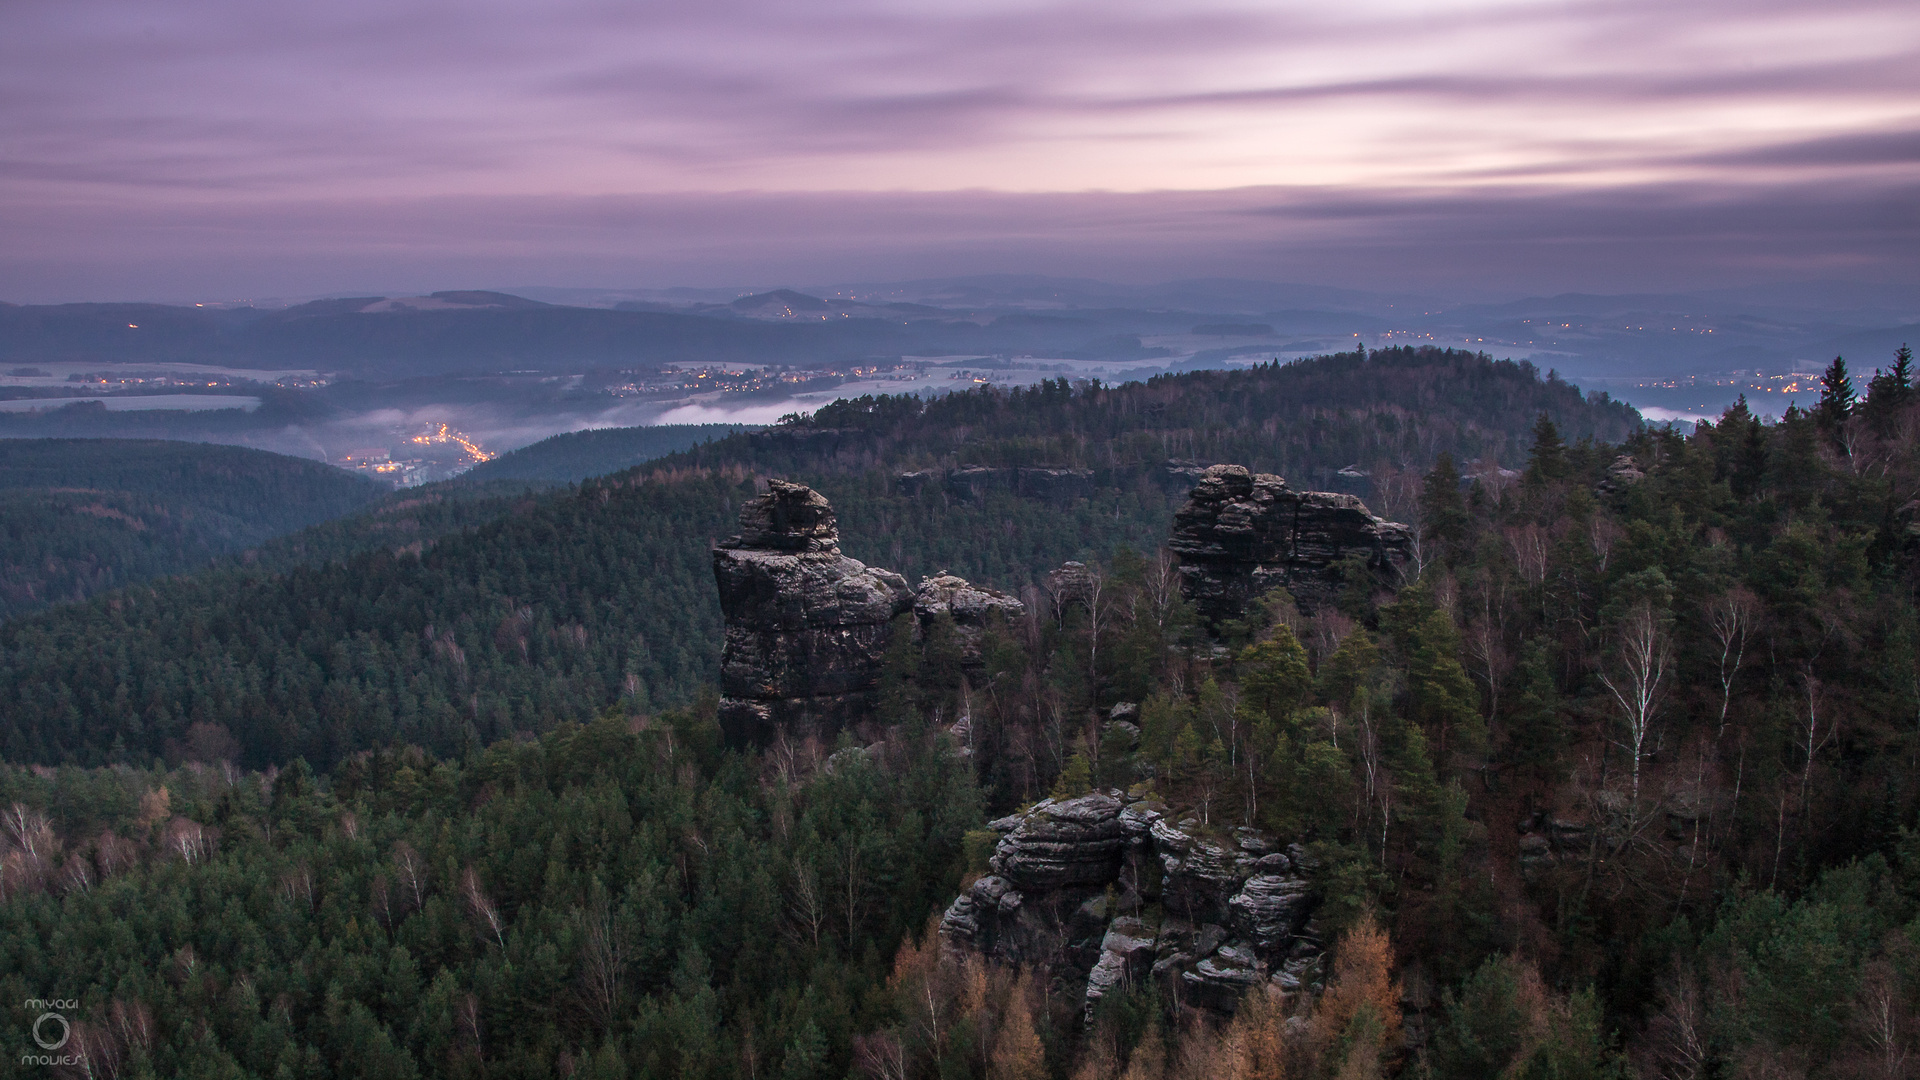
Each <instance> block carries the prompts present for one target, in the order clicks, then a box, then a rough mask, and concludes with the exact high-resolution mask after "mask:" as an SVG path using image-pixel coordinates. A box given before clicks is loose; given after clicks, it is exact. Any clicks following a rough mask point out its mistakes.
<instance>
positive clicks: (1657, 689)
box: [1600, 600, 1673, 816]
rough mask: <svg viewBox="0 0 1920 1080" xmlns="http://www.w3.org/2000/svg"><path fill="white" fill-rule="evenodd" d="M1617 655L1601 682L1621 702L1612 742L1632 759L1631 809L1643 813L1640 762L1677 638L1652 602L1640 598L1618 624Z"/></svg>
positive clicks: (1651, 736)
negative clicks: (1617, 731)
mask: <svg viewBox="0 0 1920 1080" xmlns="http://www.w3.org/2000/svg"><path fill="white" fill-rule="evenodd" d="M1616 637H1617V641H1616V645H1617V655H1616V657H1615V658H1614V662H1613V663H1612V664H1611V665H1609V666H1606V667H1603V668H1601V670H1600V685H1602V686H1604V687H1606V688H1607V693H1609V694H1611V695H1612V696H1613V700H1614V703H1615V704H1617V705H1618V706H1619V707H1620V716H1621V720H1622V722H1623V729H1622V734H1621V737H1619V738H1617V739H1615V740H1614V744H1615V745H1617V746H1619V747H1620V749H1622V750H1624V751H1626V752H1627V755H1628V758H1629V759H1630V763H1631V764H1630V768H1631V772H1630V774H1629V775H1630V784H1631V786H1632V794H1633V801H1634V809H1633V813H1634V814H1635V815H1636V816H1637V815H1638V813H1639V801H1640V766H1641V764H1642V763H1643V762H1645V761H1646V758H1647V751H1648V743H1649V742H1650V741H1651V740H1652V738H1653V727H1654V722H1655V721H1656V720H1657V719H1658V718H1659V715H1660V707H1661V705H1662V704H1663V703H1664V699H1665V696H1666V690H1667V686H1666V683H1667V669H1668V667H1670V666H1671V665H1672V663H1673V640H1672V637H1671V635H1670V634H1669V633H1668V631H1667V626H1666V620H1665V618H1664V617H1663V616H1662V613H1661V612H1660V611H1659V610H1657V609H1656V608H1655V607H1654V606H1653V604H1652V603H1650V602H1648V601H1645V600H1642V601H1640V602H1639V603H1637V604H1635V605H1634V606H1633V607H1632V609H1630V610H1629V611H1628V612H1627V614H1626V617H1625V618H1623V619H1621V620H1620V625H1619V626H1618V627H1617V628H1616Z"/></svg>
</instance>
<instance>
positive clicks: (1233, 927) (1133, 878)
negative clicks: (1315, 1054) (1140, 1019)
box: [940, 789, 1321, 1019]
mask: <svg viewBox="0 0 1920 1080" xmlns="http://www.w3.org/2000/svg"><path fill="white" fill-rule="evenodd" d="M992 827H993V828H994V829H995V830H996V831H997V832H999V833H1000V834H1001V838H1000V841H999V844H998V845H997V847H996V848H995V851H994V854H993V858H992V860H991V863H990V865H991V870H992V872H991V873H989V874H987V875H985V876H983V877H981V878H979V879H977V880H975V881H974V882H973V884H972V885H971V886H970V887H969V888H968V889H967V891H966V892H964V893H962V894H961V895H960V896H959V897H958V898H957V899H955V900H954V901H953V903H952V905H951V906H949V907H948V908H947V911H946V915H945V916H944V917H943V918H942V920H941V924H940V933H941V937H942V939H943V941H944V942H945V943H946V945H947V947H949V948H953V949H964V950H971V951H974V952H977V953H979V954H981V955H983V956H986V957H988V958H989V959H992V960H995V961H997V962H1000V963H1003V964H1009V965H1017V966H1022V967H1031V968H1035V969H1037V970H1038V971H1040V972H1042V973H1044V975H1045V976H1046V977H1047V978H1048V979H1049V980H1050V981H1051V982H1052V984H1053V985H1054V986H1055V987H1056V988H1058V989H1059V990H1060V991H1061V992H1069V993H1079V994H1082V995H1083V1001H1084V1003H1085V1016H1086V1017H1088V1018H1089V1019H1090V1018H1091V1017H1092V1016H1093V1012H1094V1009H1095V1007H1096V1006H1097V1005H1098V1004H1099V1002H1100V1000H1101V998H1103V997H1105V996H1106V995H1107V994H1109V993H1112V992H1114V991H1115V990H1116V989H1117V988H1120V987H1123V986H1126V985H1128V984H1133V983H1139V982H1141V981H1142V980H1146V979H1153V980H1156V981H1157V982H1159V983H1160V985H1161V986H1162V988H1163V989H1164V990H1165V991H1166V992H1167V993H1168V994H1170V995H1171V996H1172V997H1173V998H1174V999H1175V1000H1177V1001H1179V1002H1180V1003H1182V1004H1185V1005H1189V1006H1194V1007H1198V1008H1204V1009H1208V1010H1210V1011H1214V1012H1219V1013H1230V1012H1232V1011H1233V1010H1234V1008H1235V1006H1236V1005H1237V1004H1238V1002H1239V999H1240V995H1241V993H1242V992H1244V991H1245V990H1246V989H1247V988H1249V987H1252V986H1255V985H1258V984H1259V983H1262V982H1271V983H1273V984H1274V985H1276V986H1279V987H1280V988H1282V989H1285V990H1298V989H1301V988H1302V987H1303V986H1307V985H1310V984H1312V983H1313V982H1314V981H1315V980H1316V979H1318V977H1319V967H1320V958H1321V947H1320V943H1319V941H1318V936H1317V934H1316V932H1315V928H1314V925H1313V923H1312V920H1311V919H1310V916H1311V914H1312V910H1313V906H1314V896H1313V891H1312V889H1311V887H1310V885H1309V883H1308V878H1307V872H1308V871H1309V870H1310V869H1311V866H1310V862H1309V860H1308V857H1307V854H1306V852H1305V850H1304V849H1302V848H1301V847H1300V846H1299V845H1297V844H1295V845H1290V846H1287V847H1286V848H1285V849H1284V850H1282V849H1281V847H1280V845H1278V844H1277V843H1276V842H1275V841H1274V840H1273V839H1272V838H1270V837H1268V836H1267V835H1265V834H1264V833H1261V832H1259V831H1257V830H1253V829H1233V830H1220V829H1206V828H1203V827H1201V825H1200V822H1199V820H1198V819H1197V818H1195V817H1192V816H1187V815H1182V814H1178V813H1175V812H1173V811H1172V810H1170V809H1169V808H1168V807H1167V806H1166V805H1164V804H1162V803H1159V802H1156V801H1154V800H1152V799H1148V798H1142V797H1139V796H1134V795H1129V794H1126V793H1124V792H1121V791H1119V790H1117V789H1115V790H1111V791H1107V792H1096V793H1094V794H1090V795H1082V796H1080V797H1078V798H1074V799H1065V800H1054V799H1047V800H1045V801H1043V802H1040V803H1037V804H1035V805H1034V806H1033V807H1032V808H1030V809H1029V810H1027V811H1026V812H1024V813H1021V814H1015V815H1012V816H1010V817H1005V818H1002V819H1000V820H998V821H995V822H993V823H992Z"/></svg>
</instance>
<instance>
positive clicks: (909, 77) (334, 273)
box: [0, 0, 1920, 301]
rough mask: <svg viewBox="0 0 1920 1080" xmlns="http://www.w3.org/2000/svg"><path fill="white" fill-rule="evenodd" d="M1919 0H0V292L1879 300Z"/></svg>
mask: <svg viewBox="0 0 1920 1080" xmlns="http://www.w3.org/2000/svg"><path fill="white" fill-rule="evenodd" d="M1917 208H1920V5H1915V4H1913V3H1911V2H1910V0H1889V2H1878V3H1853V4H1848V3H1844V2H1840V3H1836V2H1831V0H1829V2H1824V3H1818V4H1815V3H1801V2H1775V3H1767V2H1764V0H1762V2H1758V3H1753V2H1742V3H1703V4H1682V5H1675V4H1672V3H1659V4H1655V3H1632V2H1628V3H1612V2H1610V3H1526V2H1509V3H1470V2H1467V3H1451V4H1437V3H1430V2H1423V3H1393V2H1362V3H1346V4H1339V5H1334V4H1301V3H1288V4H1280V3H1259V4H1250V3H1185V4H1181V5H1168V4H1164V3H1154V4H1144V3H1125V2H1114V0H1106V2H1102V3H1098V4H1092V3H1089V4H1042V3H1018V4H1016V3H994V2H979V3H970V4H966V5H954V4H932V3H879V2H872V3H859V2H848V0H815V2H811V3H806V4H794V3H776V2H770V0H721V2H709V3H699V4H695V3H680V4H644V3H641V4H636V3H630V2H628V3H593V2H555V3H542V4H538V5H536V4H530V3H503V2H487V0H466V2H463V3H459V4H452V3H447V4H437V3H415V4H404V5H396V4H394V3H391V2H387V3H371V2H366V0H335V2H332V3H328V4H322V5H277V4H272V5H269V4H258V3H240V2H233V3H222V2H215V0H181V2H179V3H173V4H152V3H114V2H89V0H64V2H54V0H46V2H43V0H9V2H6V3H0V297H3V298H6V299H11V300H15V301H44V300H54V299H104V298H131V297H162V298H171V299H189V298H200V297H208V298H212V297H217V296H236V295H262V294H279V295H290V294H308V293H319V292H328V291H336V290H353V289H361V288H377V289H381V290H408V289H417V288H446V287H459V286H481V285H495V286H498V285H510V284H516V283H517V284H552V285H598V286H610V287H620V286H627V287H640V286H660V285H670V284H708V283H715V284H718V283H731V282H770V281H780V280H793V281H800V280H811V281H822V280H833V279H850V278H868V279H871V278H874V277H885V276H900V277H906V276H924V275H929V274H942V273H954V272H986V271H995V270H1021V271H1041V272H1054V273H1066V274H1091V275H1095V276H1102V277H1109V278H1121V279H1131V280H1148V279H1155V278H1165V277H1174V276H1181V275H1213V274H1233V275H1239V276H1250V277H1265V278H1272V279H1286V280H1312V281H1322V282H1326V283H1331V284H1344V285H1359V286H1366V285H1374V286H1384V287H1394V288H1404V287H1426V288H1432V287H1438V286H1451V287H1454V288H1457V289H1464V290H1470V291H1482V290H1495V291H1507V290H1513V289H1520V290H1525V291H1537V290H1540V289H1553V288H1592V289H1643V288H1679V287H1693V286H1699V285H1703V284H1737V283H1744V282H1750V281H1765V280H1788V279H1793V278H1805V277H1814V276H1824V277H1846V278H1861V279H1878V280H1890V281H1904V282H1913V281H1920V254H1917V253H1920V243H1916V241H1920V209H1917Z"/></svg>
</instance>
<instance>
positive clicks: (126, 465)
mask: <svg viewBox="0 0 1920 1080" xmlns="http://www.w3.org/2000/svg"><path fill="white" fill-rule="evenodd" d="M382 491H383V489H382V488H381V487H380V486H378V485H375V484H373V483H370V482H368V481H366V480H363V479H361V478H359V477H356V476H352V475H349V474H347V473H344V472H341V471H340V470H338V469H335V468H332V467H331V466H328V465H325V464H322V463H320V462H316V461H309V460H306V459H304V458H294V457H287V456H284V455H281V454H270V453H267V452H265V451H260V450H247V449H242V448H240V447H233V446H213V445H208V444H204V443H174V442H159V441H148V440H128V439H5V440H0V619H4V618H10V617H13V616H17V615H20V614H23V613H25V612H30V611H36V610H39V609H41V608H44V607H46V606H48V605H49V604H55V603H61V602H73V601H79V600H84V599H86V598H87V597H89V596H93V595H95V594H96V593H101V592H105V591H108V590H111V589H116V588H120V587H122V586H125V585H128V584H131V583H134V582H138V581H144V580H147V579H150V578H154V577H159V576H161V575H165V574H176V573H180V572H182V571H186V570H196V569H200V568H203V567H206V566H208V565H209V564H210V563H212V562H213V560H214V559H215V558H217V557H219V556H221V555H226V554H229V553H233V552H237V551H241V550H244V549H246V548H249V547H252V546H254V545H257V544H260V543H262V542H264V541H266V540H269V539H271V538H273V537H276V536H280V535H283V534H286V533H290V532H293V531H295V530H297V529H301V528H304V527H306V526H309V525H313V524H316V523H318V522H322V521H327V520H330V519H333V518H338V517H340V516H342V515H345V514H348V513H350V512H352V511H354V510H356V509H358V508H360V507H364V506H366V505H367V504H368V503H370V502H372V501H373V500H374V499H376V498H378V497H379V496H380V495H381V493H382Z"/></svg>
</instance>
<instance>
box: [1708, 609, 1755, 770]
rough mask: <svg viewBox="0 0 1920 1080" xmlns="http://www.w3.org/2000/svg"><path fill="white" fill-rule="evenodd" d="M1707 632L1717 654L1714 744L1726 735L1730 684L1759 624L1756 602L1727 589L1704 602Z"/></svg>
mask: <svg viewBox="0 0 1920 1080" xmlns="http://www.w3.org/2000/svg"><path fill="white" fill-rule="evenodd" d="M1706 617H1707V631H1708V632H1709V633H1710V634H1712V635H1713V643H1714V646H1715V648H1717V649H1718V650H1719V657H1718V661H1719V674H1720V727H1719V732H1718V734H1716V735H1715V736H1714V738H1715V739H1716V740H1718V739H1719V737H1720V736H1722V735H1725V734H1726V733H1727V711H1728V709H1729V708H1730V707H1731V706H1732V704H1733V681H1734V679H1736V678H1737V677H1739V674H1740V668H1741V665H1743V664H1744V663H1745V662H1746V659H1747V642H1748V641H1749V640H1750V639H1751V638H1752V637H1753V631H1754V627H1756V626H1757V625H1758V624H1759V621H1760V598H1759V597H1757V596H1755V595H1753V593H1752V592H1750V591H1748V590H1747V589H1746V588H1744V587H1736V588H1733V589H1729V590H1727V591H1726V592H1723V593H1721V594H1720V595H1718V596H1715V597H1713V598H1711V599H1709V600H1708V601H1707V611H1706Z"/></svg>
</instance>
